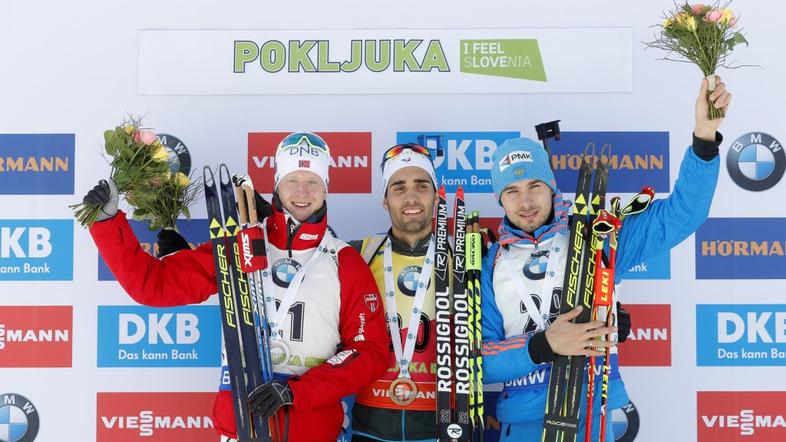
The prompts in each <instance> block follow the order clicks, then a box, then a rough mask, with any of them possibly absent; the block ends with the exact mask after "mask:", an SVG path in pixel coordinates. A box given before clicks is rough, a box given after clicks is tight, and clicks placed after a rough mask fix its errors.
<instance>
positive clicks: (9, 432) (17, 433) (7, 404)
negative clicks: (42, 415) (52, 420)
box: [0, 393, 39, 442]
mask: <svg viewBox="0 0 786 442" xmlns="http://www.w3.org/2000/svg"><path fill="white" fill-rule="evenodd" d="M0 397H1V398H2V399H1V400H0V441H2V442H33V441H34V440H35V437H36V435H38V424H39V422H38V411H37V410H36V408H35V406H34V405H33V404H32V403H31V402H30V401H29V400H27V398H26V397H24V396H21V395H18V394H14V393H6V394H3V395H0Z"/></svg>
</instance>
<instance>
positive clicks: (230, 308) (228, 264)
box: [202, 164, 269, 441]
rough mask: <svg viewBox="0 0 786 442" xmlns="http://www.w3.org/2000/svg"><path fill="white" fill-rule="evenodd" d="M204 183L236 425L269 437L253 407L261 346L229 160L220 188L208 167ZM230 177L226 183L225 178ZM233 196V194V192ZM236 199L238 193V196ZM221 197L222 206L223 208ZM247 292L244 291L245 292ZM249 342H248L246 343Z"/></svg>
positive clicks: (247, 436)
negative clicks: (243, 266) (240, 248)
mask: <svg viewBox="0 0 786 442" xmlns="http://www.w3.org/2000/svg"><path fill="white" fill-rule="evenodd" d="M202 173H203V183H204V189H205V202H206V204H207V215H208V220H209V221H208V222H209V228H210V241H211V245H212V250H213V259H214V265H215V268H216V284H217V286H218V292H219V296H220V298H221V299H220V300H219V304H220V306H221V325H222V331H223V335H224V349H225V357H226V360H227V365H228V369H229V380H230V385H231V388H232V402H233V405H234V411H235V425H236V431H237V436H238V441H267V440H269V439H264V438H263V437H262V435H263V434H267V423H266V422H262V421H261V419H256V418H255V417H253V416H251V413H250V411H249V409H248V392H249V391H250V390H252V389H253V388H255V387H256V386H257V385H259V383H254V382H259V376H260V375H261V373H260V369H259V351H258V347H257V344H256V340H255V339H254V333H255V331H254V330H253V327H254V322H253V318H252V315H251V310H250V308H251V304H250V299H249V298H248V286H247V283H246V287H245V289H244V290H243V289H242V284H243V283H245V282H246V280H245V277H243V278H242V281H243V283H241V282H240V278H238V277H237V269H236V268H235V266H234V263H235V262H236V259H235V253H236V249H235V247H236V246H237V242H236V241H235V237H234V234H235V230H236V229H237V223H236V222H235V221H234V219H235V218H236V215H235V208H234V204H232V205H228V204H227V203H228V202H229V201H224V200H226V195H225V191H226V188H227V185H229V192H230V194H231V193H232V189H231V184H228V183H229V170H228V169H227V167H226V165H223V164H222V165H221V166H220V168H219V179H220V182H219V183H218V184H219V185H220V186H221V193H219V191H218V188H217V186H216V184H217V183H216V180H215V176H214V174H213V171H212V170H211V169H210V168H209V167H205V168H204V169H203V172H202ZM224 178H226V183H225V182H224V181H225V180H224ZM232 196H233V197H234V195H232ZM233 199H234V198H233ZM222 203H224V204H223V211H222ZM244 293H245V294H244ZM249 333H251V335H250V336H251V338H252V342H251V343H250V344H247V343H246V340H247V338H246V339H244V338H243V336H244V335H245V336H248V334H249ZM244 346H247V348H244Z"/></svg>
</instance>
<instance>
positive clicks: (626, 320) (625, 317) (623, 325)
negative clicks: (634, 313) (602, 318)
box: [617, 301, 630, 342]
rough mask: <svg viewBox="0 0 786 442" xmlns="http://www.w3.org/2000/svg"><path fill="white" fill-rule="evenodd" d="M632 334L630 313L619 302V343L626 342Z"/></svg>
mask: <svg viewBox="0 0 786 442" xmlns="http://www.w3.org/2000/svg"><path fill="white" fill-rule="evenodd" d="M629 334H630V313H628V311H627V310H625V309H624V308H622V304H620V302H619V301H617V342H625V340H626V339H628V335H629Z"/></svg>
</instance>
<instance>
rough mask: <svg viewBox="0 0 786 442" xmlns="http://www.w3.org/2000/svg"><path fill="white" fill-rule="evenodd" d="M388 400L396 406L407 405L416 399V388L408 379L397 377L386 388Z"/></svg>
mask: <svg viewBox="0 0 786 442" xmlns="http://www.w3.org/2000/svg"><path fill="white" fill-rule="evenodd" d="M388 393H389V394H390V400H392V401H393V402H394V403H395V404H396V405H409V404H411V403H413V402H415V399H417V397H418V387H417V385H415V382H413V381H412V379H410V378H405V377H398V378H396V380H395V381H393V382H391V383H390V388H388Z"/></svg>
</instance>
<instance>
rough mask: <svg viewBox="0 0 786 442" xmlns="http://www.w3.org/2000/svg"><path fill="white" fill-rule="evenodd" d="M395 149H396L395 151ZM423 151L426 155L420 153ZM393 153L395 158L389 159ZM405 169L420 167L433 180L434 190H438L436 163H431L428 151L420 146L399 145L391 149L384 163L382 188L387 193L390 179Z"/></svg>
mask: <svg viewBox="0 0 786 442" xmlns="http://www.w3.org/2000/svg"><path fill="white" fill-rule="evenodd" d="M394 149H396V150H395V151H394ZM419 150H423V151H424V152H425V153H421V152H419ZM390 152H392V154H393V156H391V157H390V158H387V157H388V155H389V153H390ZM405 167H419V168H421V169H423V170H425V171H426V173H427V174H428V176H429V177H430V178H431V182H432V184H434V189H436V188H437V176H436V174H435V172H434V163H433V162H432V161H431V156H430V155H429V154H428V150H427V149H426V148H425V147H422V146H420V145H419V144H414V143H411V144H399V145H396V146H393V147H391V148H390V149H388V150H387V151H386V152H385V159H383V162H382V188H383V189H384V191H385V192H387V189H388V181H390V178H391V177H392V176H393V174H395V173H396V172H398V171H399V170H401V169H403V168H405Z"/></svg>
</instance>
